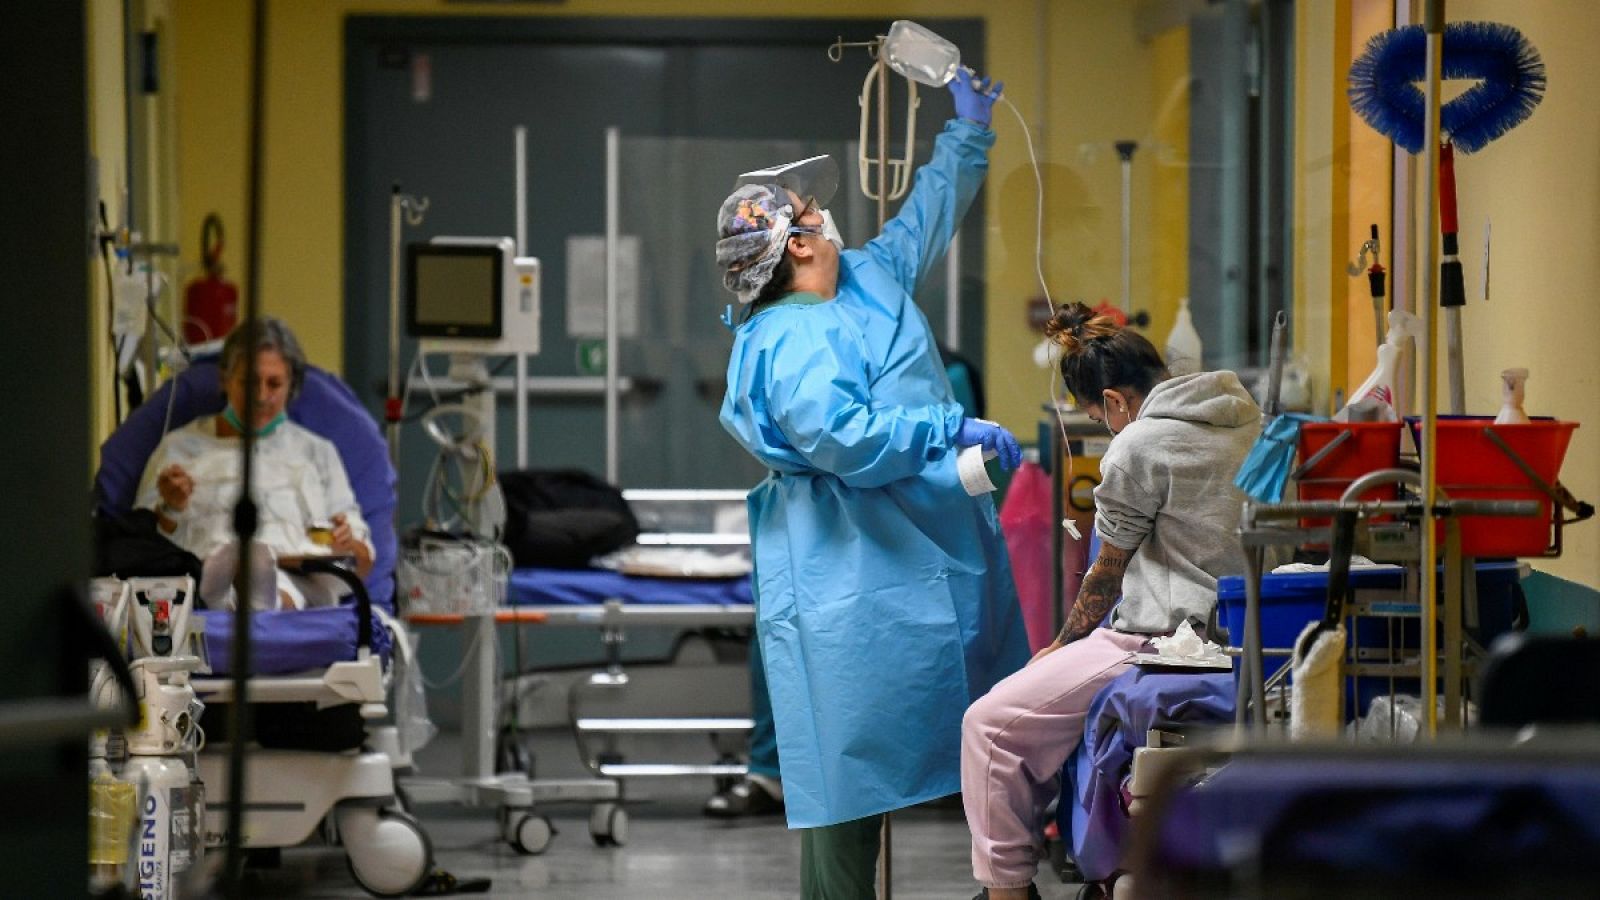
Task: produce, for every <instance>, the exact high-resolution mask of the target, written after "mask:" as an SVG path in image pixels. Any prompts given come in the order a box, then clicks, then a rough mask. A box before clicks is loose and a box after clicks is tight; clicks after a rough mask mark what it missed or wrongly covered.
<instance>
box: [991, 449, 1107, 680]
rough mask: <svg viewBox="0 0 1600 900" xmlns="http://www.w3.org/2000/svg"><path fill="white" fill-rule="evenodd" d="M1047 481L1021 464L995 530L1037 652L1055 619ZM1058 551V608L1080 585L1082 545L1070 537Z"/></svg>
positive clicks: (1032, 466)
mask: <svg viewBox="0 0 1600 900" xmlns="http://www.w3.org/2000/svg"><path fill="white" fill-rule="evenodd" d="M1050 490H1051V485H1050V476H1049V475H1047V474H1045V471H1044V469H1043V468H1042V467H1040V465H1039V464H1038V463H1035V462H1027V461H1025V462H1023V464H1022V466H1021V467H1020V468H1018V469H1017V474H1016V475H1014V476H1012V478H1011V486H1010V487H1009V488H1007V489H1006V499H1005V504H1004V505H1003V506H1001V507H1000V530H1001V532H1002V533H1003V534H1004V535H1005V539H1006V551H1007V552H1008V553H1009V554H1010V556H1011V572H1012V575H1013V577H1015V579H1016V582H1017V599H1018V600H1019V601H1021V604H1022V621H1023V624H1024V625H1025V626H1026V627H1027V629H1028V644H1029V646H1031V647H1032V648H1033V650H1035V651H1038V650H1040V649H1041V648H1043V647H1044V646H1045V645H1047V644H1049V643H1050V642H1051V641H1052V640H1054V639H1055V636H1056V624H1055V614H1054V612H1053V611H1052V610H1051V608H1050V590H1051V585H1050V578H1051V573H1050V538H1051V529H1052V528H1054V527H1059V523H1054V522H1052V521H1051V511H1050ZM1062 537H1063V538H1065V541H1064V545H1063V547H1062V560H1061V562H1062V572H1063V578H1062V592H1061V595H1062V603H1063V605H1065V606H1067V607H1070V606H1071V605H1072V602H1073V601H1074V600H1075V599H1076V598H1077V596H1078V584H1079V582H1080V581H1081V580H1082V572H1083V567H1084V566H1083V564H1084V554H1085V552H1086V540H1087V535H1085V539H1086V540H1085V541H1075V540H1073V539H1072V536H1071V535H1069V534H1064V535H1062Z"/></svg>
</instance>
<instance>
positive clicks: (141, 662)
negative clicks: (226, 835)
mask: <svg viewBox="0 0 1600 900" xmlns="http://www.w3.org/2000/svg"><path fill="white" fill-rule="evenodd" d="M129 589H130V593H131V595H132V599H131V603H130V604H129V619H130V626H131V627H130V628H129V632H130V636H131V644H132V648H131V655H132V657H133V661H132V663H131V664H130V668H131V669H132V670H133V677H134V685H135V687H136V688H137V689H138V692H139V706H140V710H141V712H142V713H143V716H142V721H141V723H140V725H139V727H138V728H136V729H133V730H132V731H130V732H129V734H128V762H127V763H126V764H125V765H124V766H123V767H122V780H123V781H125V782H127V783H129V784H132V785H134V786H135V787H136V788H137V789H138V792H139V806H138V817H137V821H138V828H137V835H138V839H137V841H136V843H135V848H136V855H135V864H134V873H135V875H136V885H137V888H138V892H139V895H140V896H141V897H146V898H150V900H174V898H176V897H178V896H179V893H178V883H179V881H180V879H181V878H182V876H183V873H184V872H186V871H188V870H189V869H190V868H191V867H192V866H194V865H195V864H197V863H198V862H199V861H200V855H201V854H202V853H203V851H204V842H203V841H202V840H201V827H202V822H203V819H204V815H203V813H204V809H205V803H204V798H203V791H202V790H201V789H200V782H199V781H198V779H197V778H196V776H195V774H194V772H193V770H192V769H191V766H190V762H189V760H190V758H191V757H192V756H193V754H194V752H195V751H197V750H198V749H199V747H200V745H201V743H202V742H203V741H204V735H203V733H202V732H201V731H200V721H199V716H200V713H201V712H202V711H203V710H204V705H203V704H201V703H200V701H199V700H198V699H196V697H195V693H194V688H193V687H192V686H191V685H190V684H189V676H190V674H191V673H193V672H195V671H197V670H198V669H199V668H200V667H201V659H200V657H198V656H196V655H194V654H193V653H192V652H191V651H192V650H193V649H194V635H193V634H192V633H191V632H190V629H189V617H190V613H191V612H192V611H193V608H194V602H193V601H194V596H195V591H194V582H193V580H192V579H190V578H188V577H181V578H135V579H131V580H130V582H129Z"/></svg>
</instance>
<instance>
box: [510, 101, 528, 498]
mask: <svg viewBox="0 0 1600 900" xmlns="http://www.w3.org/2000/svg"><path fill="white" fill-rule="evenodd" d="M512 133H513V134H514V135H515V136H516V159H517V174H516V182H517V257H518V258H519V259H520V258H521V257H524V256H527V255H528V127H527V126H526V125H518V126H517V127H516V128H515V129H514V130H513V132H512ZM516 356H517V375H516V377H517V397H516V401H515V403H514V405H513V407H512V408H513V409H515V410H516V411H517V418H516V422H517V469H518V470H521V469H526V468H527V467H528V358H527V357H526V356H524V355H523V354H522V352H521V351H518V352H517V354H516Z"/></svg>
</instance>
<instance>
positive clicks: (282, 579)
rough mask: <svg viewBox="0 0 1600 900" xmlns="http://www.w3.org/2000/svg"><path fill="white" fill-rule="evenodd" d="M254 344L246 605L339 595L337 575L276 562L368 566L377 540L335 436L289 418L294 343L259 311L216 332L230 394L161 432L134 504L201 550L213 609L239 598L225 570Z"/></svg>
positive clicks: (301, 361)
mask: <svg viewBox="0 0 1600 900" xmlns="http://www.w3.org/2000/svg"><path fill="white" fill-rule="evenodd" d="M250 352H254V353H255V355H256V356H255V362H256V371H255V385H254V388H253V389H254V390H255V391H256V405H255V410H254V416H253V421H252V422H251V423H250V428H251V430H252V432H253V433H254V434H255V436H256V442H255V454H256V455H255V466H254V475H255V483H254V495H255V497H256V500H257V503H258V507H259V517H258V527H257V531H256V537H255V549H254V551H253V552H252V553H251V559H252V563H253V565H254V567H255V568H254V577H253V578H252V581H251V583H252V584H254V585H257V586H258V590H256V591H255V592H254V593H255V595H256V596H255V598H254V602H253V603H252V608H255V609H303V608H306V607H308V606H328V605H332V604H334V603H336V602H337V601H338V598H339V596H340V594H341V593H343V588H342V585H341V583H340V582H339V581H337V580H336V579H334V578H332V577H331V576H327V575H291V574H289V573H287V572H281V571H278V570H277V568H276V565H275V563H276V561H277V560H278V559H281V558H284V557H291V556H308V555H319V554H320V555H330V554H331V555H339V556H348V557H351V558H353V559H354V560H355V566H356V572H357V574H359V575H361V576H362V577H365V576H366V574H367V572H368V571H369V570H370V569H371V568H372V561H373V555H374V550H373V544H372V538H371V533H370V530H369V529H368V527H367V523H366V521H365V520H363V519H362V517H361V510H360V508H359V506H358V505H357V503H356V498H355V495H354V493H352V491H351V489H350V480H349V477H348V476H347V474H346V473H345V470H344V465H343V463H342V462H340V459H339V453H338V451H337V450H335V449H334V446H333V444H332V443H330V442H328V441H327V440H325V439H324V438H322V437H319V436H317V435H315V434H312V433H311V432H310V431H308V430H306V429H305V428H302V427H300V426H299V425H296V424H295V423H293V422H290V421H289V420H288V418H287V416H286V414H285V409H286V408H287V406H288V404H289V401H290V400H292V399H293V398H294V397H295V395H296V394H297V393H298V392H299V389H300V385H301V384H302V382H303V381H304V378H305V370H306V359H305V354H304V353H303V352H302V351H301V349H300V343H299V341H298V340H297V339H296V338H295V336H294V333H293V332H291V331H290V330H289V328H288V326H286V325H285V324H284V323H283V322H282V321H280V320H278V319H276V318H272V317H270V316H269V317H264V318H262V319H260V320H258V321H257V322H256V323H255V327H254V328H251V327H250V326H249V325H241V326H240V327H239V328H237V329H235V330H234V331H233V333H232V334H230V335H228V338H227V340H226V341H225V342H224V343H223V347H222V359H221V361H220V363H221V370H222V379H223V389H224V392H225V393H226V396H227V405H226V406H224V407H223V410H222V412H221V413H219V414H217V415H215V416H207V417H202V418H200V419H197V420H196V421H194V422H192V423H190V424H189V425H187V426H185V427H183V428H179V429H176V430H174V431H172V432H170V433H168V434H167V435H166V436H165V437H164V438H162V440H161V443H160V445H159V446H158V447H157V448H156V450H155V453H153V454H152V455H151V457H150V461H149V463H148V464H147V465H146V466H145V471H144V477H143V478H142V479H141V480H140V483H139V490H138V494H137V495H136V497H135V500H134V505H135V506H136V507H140V508H144V509H151V510H154V511H155V514H156V521H157V525H158V527H159V528H160V529H161V531H162V533H163V534H165V535H166V536H167V538H168V539H170V540H171V541H172V542H173V543H175V544H177V545H178V546H180V547H182V548H183V549H185V550H188V551H189V552H190V553H193V554H194V555H195V556H197V557H199V558H200V559H201V560H202V561H203V568H202V574H201V580H200V596H201V599H202V600H204V601H205V603H206V604H207V605H208V606H210V607H212V608H225V609H231V608H233V606H234V605H235V603H236V599H235V597H234V595H233V588H232V582H233V576H234V574H235V572H236V571H237V567H238V559H239V552H238V544H237V541H236V540H235V538H234V532H233V507H234V503H235V502H236V501H237V499H238V496H239V487H240V481H241V477H240V476H241V467H240V457H239V439H240V437H241V435H242V434H243V432H244V429H245V423H244V421H243V417H244V406H245V398H246V393H245V392H246V390H248V389H250V388H249V386H247V385H246V382H245V361H246V356H245V354H247V353H250Z"/></svg>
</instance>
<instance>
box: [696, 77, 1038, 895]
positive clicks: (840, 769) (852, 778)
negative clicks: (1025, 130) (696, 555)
mask: <svg viewBox="0 0 1600 900" xmlns="http://www.w3.org/2000/svg"><path fill="white" fill-rule="evenodd" d="M999 87H1000V86H999V85H985V84H984V82H983V80H982V79H973V78H971V77H970V76H969V75H967V74H966V73H964V72H963V73H960V74H959V75H958V76H957V78H956V80H955V81H953V82H951V86H950V91H951V93H952V94H953V95H954V97H955V108H956V114H957V118H955V119H952V120H951V121H950V122H949V123H947V124H946V125H945V128H944V131H943V133H942V134H940V135H939V137H938V139H937V140H936V141H935V144H934V151H933V157H932V159H930V160H929V161H928V163H927V164H925V165H924V166H923V167H922V168H921V169H920V170H919V171H918V173H917V176H916V182H915V185H914V187H913V188H912V190H911V192H910V194H909V195H908V196H907V197H906V200H905V202H904V204H903V206H902V207H901V211H900V213H899V215H897V216H895V218H893V219H892V220H890V221H889V222H888V223H887V224H886V225H885V227H884V229H883V233H882V234H880V235H879V236H878V237H876V238H874V239H873V240H872V241H870V242H869V243H868V244H867V245H866V246H865V247H864V248H862V249H860V250H843V249H842V244H841V241H840V239H839V237H838V232H837V230H836V229H835V228H834V227H833V223H832V216H831V215H829V214H828V212H827V210H826V209H825V208H823V207H824V206H825V204H826V203H827V200H828V198H829V197H830V196H831V193H832V188H833V187H834V186H835V185H836V184H837V180H838V176H837V167H836V166H832V165H831V162H832V161H831V160H829V159H827V158H826V157H821V158H817V159H813V160H805V161H802V162H800V163H797V164H791V165H789V166H781V167H777V168H774V169H770V170H764V171H763V172H758V173H747V175H746V176H742V177H741V178H740V179H739V181H740V186H738V187H737V188H736V189H735V191H734V193H733V194H732V195H731V196H729V197H728V199H727V200H726V201H724V203H723V205H722V208H721V210H720V212H719V213H718V216H717V228H718V234H719V237H720V240H719V241H718V244H717V261H718V265H719V267H720V268H721V270H722V272H723V274H724V283H725V284H726V286H727V287H728V288H729V289H730V290H732V291H733V292H734V293H735V294H736V295H737V297H738V299H739V302H740V303H741V304H743V305H744V306H745V308H746V316H745V318H744V321H742V322H741V323H740V324H739V325H738V327H737V328H736V329H735V335H734V345H733V351H732V356H731V358H730V359H729V362H728V392H727V396H726V397H725V398H724V400H723V405H722V416H721V417H722V424H723V427H725V428H726V429H727V430H728V432H729V433H731V434H732V435H733V436H734V437H735V438H736V439H737V440H738V441H739V443H740V444H742V445H743V446H744V447H745V449H746V450H748V451H749V452H750V453H751V454H752V455H753V456H755V457H756V458H757V459H758V460H760V461H761V463H762V464H763V465H765V466H766V467H767V469H768V470H769V474H768V476H767V478H766V479H765V480H763V481H762V482H761V483H760V484H758V485H757V486H756V487H755V488H754V489H753V490H752V491H751V492H750V497H749V511H750V533H751V542H752V548H753V554H754V561H755V575H754V578H755V585H756V597H757V600H756V603H757V633H758V636H759V638H760V642H761V651H762V656H763V658H764V661H765V664H766V676H767V684H768V689H769V690H770V692H771V697H772V709H773V712H774V715H775V718H776V721H777V737H778V758H779V760H780V762H781V773H782V780H783V799H784V802H785V804H786V809H787V814H788V820H789V825H790V827H792V828H801V829H806V830H805V831H804V833H803V834H802V839H801V866H802V870H801V884H802V894H803V896H806V897H826V898H829V900H839V898H846V900H854V898H858V897H860V898H870V897H872V896H873V895H874V871H875V862H876V858H877V855H878V834H879V824H880V821H881V818H882V814H883V813H885V812H888V811H891V810H895V809H900V808H902V807H906V806H910V805H913V804H916V803H920V802H922V801H925V800H931V799H933V798H936V797H943V796H946V795H949V794H953V793H955V792H957V791H958V790H960V749H961V717H962V713H963V712H965V710H966V708H967V706H968V704H969V703H971V702H972V701H973V700H974V699H976V698H978V697H980V696H982V695H983V694H984V693H985V692H986V691H987V690H988V689H989V688H990V687H991V686H992V685H993V684H995V682H997V681H999V680H1000V679H1002V678H1004V677H1005V676H1007V675H1009V674H1010V673H1012V672H1013V671H1016V670H1017V669H1019V668H1021V666H1022V665H1023V663H1024V662H1026V661H1027V658H1028V651H1027V640H1026V636H1025V634H1024V631H1023V625H1022V617H1021V613H1020V611H1019V609H1018V605H1017V596H1016V588H1015V586H1014V584H1013V582H1012V577H1011V568H1010V565H1009V563H1008V561H1007V559H1006V552H1005V544H1004V542H1003V541H1002V539H1001V535H1000V526H999V521H998V519H997V517H996V515H995V507H994V503H993V501H992V499H991V498H990V497H989V496H988V495H987V494H985V495H983V496H979V497H971V496H968V494H967V493H966V491H965V490H964V489H963V488H962V486H961V482H960V480H959V478H958V476H957V473H956V455H957V452H958V451H959V450H960V449H961V448H962V447H965V446H970V445H981V446H982V447H983V448H984V449H985V450H986V451H992V452H994V453H996V454H997V455H998V458H999V462H1000V464H1001V465H1002V466H1004V467H1006V468H1012V467H1014V466H1016V465H1017V464H1018V463H1019V462H1020V460H1021V450H1020V448H1019V447H1018V446H1017V442H1016V440H1015V439H1014V438H1013V437H1012V436H1011V435H1010V434H1009V433H1007V432H1006V431H1005V430H1004V429H1002V428H1001V427H1000V426H998V425H995V424H993V423H990V422H985V421H983V420H979V419H974V418H969V417H967V416H966V415H965V413H964V411H963V409H962V407H961V405H960V404H959V403H957V402H956V400H955V398H954V396H953V395H952V393H951V388H950V382H949V379H948V378H947V377H946V375H945V370H944V366H943V365H942V364H941V362H940V359H939V353H938V350H937V348H936V347H935V344H934V339H933V333H932V330H931V329H930V328H929V326H928V320H927V317H926V316H924V315H923V313H922V311H921V310H920V309H918V308H917V306H916V304H915V302H914V301H913V300H912V294H913V293H914V292H915V290H916V288H917V286H918V285H919V284H920V283H921V282H922V280H923V279H924V278H925V277H926V276H927V274H928V273H929V272H930V271H933V270H935V269H936V268H937V266H938V264H939V262H940V260H941V259H942V257H943V254H944V251H945V249H946V248H947V247H948V245H949V243H950V239H951V237H952V236H953V235H954V234H955V230H956V226H957V225H958V224H959V223H960V221H961V219H962V216H963V215H965V213H966V211H967V209H968V207H969V206H971V204H972V201H973V197H974V195H976V194H977V191H978V187H979V185H980V184H981V183H982V181H983V177H984V174H985V172H986V171H987V170H988V152H989V148H990V147H991V146H992V145H993V144H994V140H995V136H994V132H993V131H991V130H990V129H989V121H990V108H991V106H992V104H993V103H994V99H995V98H996V97H997V96H998V95H999Z"/></svg>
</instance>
